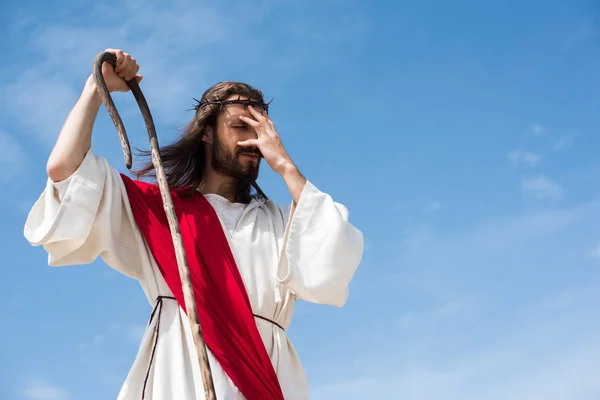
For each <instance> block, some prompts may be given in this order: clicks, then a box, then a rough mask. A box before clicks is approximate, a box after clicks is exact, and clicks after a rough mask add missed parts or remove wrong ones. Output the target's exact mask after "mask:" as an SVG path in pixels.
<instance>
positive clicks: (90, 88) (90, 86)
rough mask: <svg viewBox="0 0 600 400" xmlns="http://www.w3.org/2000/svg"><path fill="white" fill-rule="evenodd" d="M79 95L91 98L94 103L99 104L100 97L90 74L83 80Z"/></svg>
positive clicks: (100, 101)
mask: <svg viewBox="0 0 600 400" xmlns="http://www.w3.org/2000/svg"><path fill="white" fill-rule="evenodd" d="M81 97H83V98H85V99H87V100H91V101H92V102H94V103H97V104H98V106H100V104H101V103H102V99H101V98H100V95H99V94H98V87H97V86H96V81H95V80H94V77H93V76H92V75H90V77H89V78H88V79H87V81H86V82H85V85H84V86H83V90H82V92H81Z"/></svg>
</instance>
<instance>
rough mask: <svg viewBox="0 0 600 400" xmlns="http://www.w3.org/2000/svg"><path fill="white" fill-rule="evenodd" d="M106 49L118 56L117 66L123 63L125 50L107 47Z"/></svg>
mask: <svg viewBox="0 0 600 400" xmlns="http://www.w3.org/2000/svg"><path fill="white" fill-rule="evenodd" d="M105 51H108V52H109V53H113V54H114V55H115V56H117V66H119V65H121V63H122V62H123V50H119V49H106V50H105Z"/></svg>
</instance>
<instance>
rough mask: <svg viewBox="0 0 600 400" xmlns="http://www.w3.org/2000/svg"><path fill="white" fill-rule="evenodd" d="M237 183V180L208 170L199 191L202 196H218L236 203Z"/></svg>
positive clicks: (210, 169)
mask: <svg viewBox="0 0 600 400" xmlns="http://www.w3.org/2000/svg"><path fill="white" fill-rule="evenodd" d="M236 187H237V182H236V181H235V179H233V178H231V177H229V176H224V175H221V174H219V173H218V172H216V171H215V170H213V169H212V168H210V167H209V168H206V169H205V171H204V174H203V177H202V184H201V185H200V187H199V190H200V192H201V193H202V194H218V195H219V196H222V197H224V198H226V199H227V200H229V201H231V202H234V201H235V190H236Z"/></svg>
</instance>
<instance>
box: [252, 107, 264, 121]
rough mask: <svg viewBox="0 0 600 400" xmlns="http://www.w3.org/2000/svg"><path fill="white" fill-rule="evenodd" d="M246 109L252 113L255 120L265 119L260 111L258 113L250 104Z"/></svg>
mask: <svg viewBox="0 0 600 400" xmlns="http://www.w3.org/2000/svg"><path fill="white" fill-rule="evenodd" d="M248 111H250V114H252V116H253V117H254V118H256V120H257V121H262V120H264V119H265V117H264V116H263V115H262V114H261V113H259V112H258V111H256V110H255V109H254V107H252V106H250V105H249V106H248Z"/></svg>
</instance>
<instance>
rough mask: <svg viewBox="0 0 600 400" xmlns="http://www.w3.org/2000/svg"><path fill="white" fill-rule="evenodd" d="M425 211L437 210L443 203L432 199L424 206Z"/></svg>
mask: <svg viewBox="0 0 600 400" xmlns="http://www.w3.org/2000/svg"><path fill="white" fill-rule="evenodd" d="M423 209H424V211H425V212H436V211H439V210H441V209H442V203H441V202H439V201H432V202H431V203H429V204H427V205H426V206H425V207H424V208H423Z"/></svg>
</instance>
